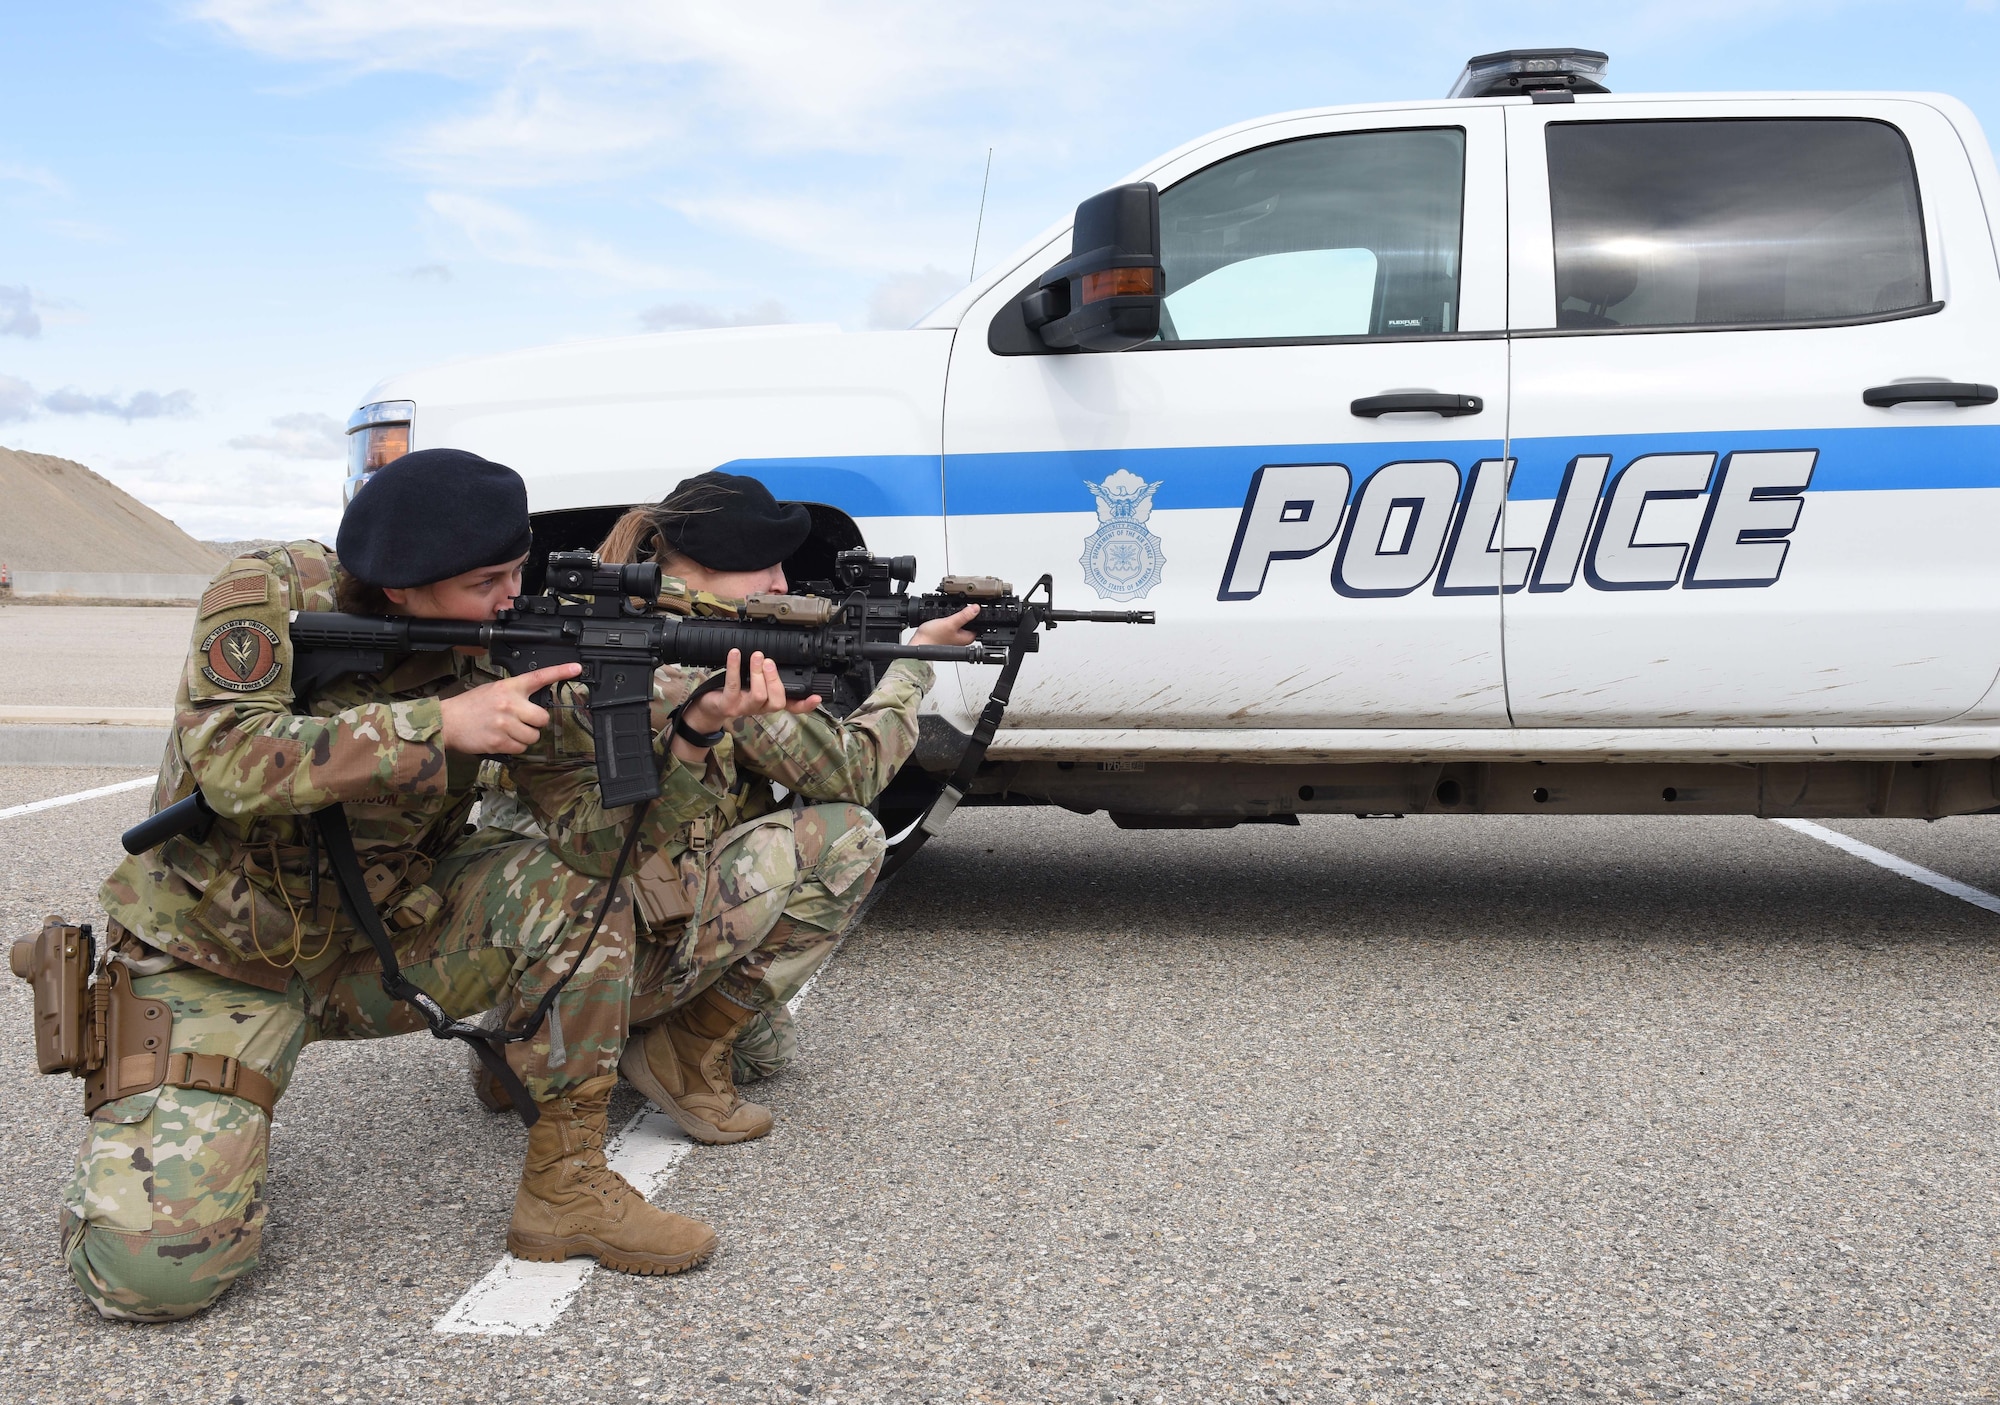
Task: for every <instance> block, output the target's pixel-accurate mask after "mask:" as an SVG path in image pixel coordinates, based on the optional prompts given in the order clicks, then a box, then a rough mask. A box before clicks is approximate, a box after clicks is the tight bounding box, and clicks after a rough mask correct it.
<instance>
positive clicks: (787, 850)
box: [631, 803, 885, 1083]
mask: <svg viewBox="0 0 2000 1405" xmlns="http://www.w3.org/2000/svg"><path fill="white" fill-rule="evenodd" d="M884 848H885V838H884V835H883V833H882V826H881V825H880V824H879V823H878V822H877V821H876V819H875V817H874V816H873V815H871V814H869V813H868V811H867V810H865V809H863V808H862V807H861V806H859V805H848V804H838V803H835V804H824V805H806V804H798V805H795V806H794V807H793V808H791V809H785V810H778V811H774V812H773V813H771V814H767V815H760V816H758V817H757V818H756V819H753V820H749V821H747V822H745V823H743V824H740V825H737V826H736V827H735V828H734V829H731V830H726V831H724V832H723V833H722V834H721V835H719V836H718V837H717V838H716V840H715V843H714V846H713V847H712V848H711V849H710V851H709V857H708V860H707V862H705V863H701V864H699V865H694V864H687V863H685V862H684V863H683V864H682V866H681V872H682V874H683V881H684V882H685V883H686V885H687V888H688V896H689V899H690V901H691V902H692V904H693V906H694V914H693V916H691V917H690V918H689V919H688V922H687V925H686V927H685V929H683V930H682V931H681V932H680V933H679V934H678V939H677V940H662V939H661V938H662V937H670V936H671V935H672V934H670V933H657V932H656V933H654V934H652V936H651V937H642V938H641V939H640V940H639V943H638V954H637V958H636V965H637V971H636V974H635V976H634V979H633V982H632V991H633V994H632V1011H631V1024H632V1027H633V1028H635V1029H637V1028H641V1027H643V1026H645V1025H648V1024H652V1023H655V1022H656V1021H658V1020H660V1019H662V1018H664V1017H665V1016H666V1015H667V1013H668V1012H669V1011H671V1010H673V1009H675V1008H676V1007H678V1006H681V1005H684V1004H686V1003H687V1002H688V1001H690V1000H692V999H694V997H695V996H697V995H699V994H700V993H701V992H702V991H704V990H706V989H707V988H708V987H709V986H711V985H715V986H718V987H719V988H720V989H721V991H722V993H723V994H724V995H726V996H728V997H729V998H730V999H731V1000H733V1001H735V1002H736V1003H737V1004H739V1005H743V1006H746V1007H748V1008H750V1009H754V1010H756V1011H757V1016H756V1018H754V1019H753V1020H751V1022H750V1023H749V1024H748V1025H747V1026H745V1027H744V1030H743V1032H742V1034H741V1035H740V1036H739V1037H738V1038H737V1041H736V1063H735V1072H736V1077H737V1079H738V1080H739V1081H741V1082H745V1083H748V1082H752V1081H754V1080H756V1079H759V1078H765V1077H769V1076H770V1075H771V1074H773V1073H776V1072H777V1071H778V1070H779V1069H781V1068H783V1067H784V1066H785V1065H786V1064H787V1063H789V1062H791V1060H792V1058H793V1056H794V1055H795V1053H796V1051H797V1041H796V1036H795V1033H794V1030H793V1024H792V1016H791V1012H790V1011H789V1010H788V1009H787V1008H786V1003H787V1002H788V1001H790V1000H792V999H794V998H796V997H797V995H798V993H799V992H800V991H801V990H803V989H804V988H805V985H806V982H807V981H809V980H811V979H812V977H813V974H814V973H815V972H817V971H818V970H819V968H820V967H821V966H823V965H825V964H826V959H827V958H828V957H829V956H831V955H832V954H833V948H834V946H835V944H836V942H837V941H838V940H839V937H840V934H841V933H842V932H843V931H845V930H846V928H847V925H848V923H849V922H850V921H851V920H852V919H853V916H854V913H855V911H856V910H857V909H858V908H859V907H860V906H861V901H862V899H863V898H865V897H867V895H868V890H869V889H870V888H871V887H873V886H874V883H875V875H876V874H877V873H879V872H880V871H881V868H882V855H883V851H884ZM652 862H654V863H664V862H667V860H666V859H665V858H664V856H662V857H659V858H655V859H653V860H652Z"/></svg>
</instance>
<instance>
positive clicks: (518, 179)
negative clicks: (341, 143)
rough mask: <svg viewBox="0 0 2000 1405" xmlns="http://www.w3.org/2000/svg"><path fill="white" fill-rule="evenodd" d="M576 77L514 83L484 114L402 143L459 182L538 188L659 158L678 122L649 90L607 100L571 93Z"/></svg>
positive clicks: (413, 162) (400, 155) (414, 159)
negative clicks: (567, 85)
mask: <svg viewBox="0 0 2000 1405" xmlns="http://www.w3.org/2000/svg"><path fill="white" fill-rule="evenodd" d="M567 77H568V75H560V74H559V75H550V76H547V77H543V78H528V79H521V80H517V81H513V82H509V83H507V84H506V85H505V86H504V87H502V88H501V89H500V90H499V91H498V92H496V93H494V94H493V95H492V97H491V98H490V99H489V100H488V101H487V104H486V106H485V107H484V108H483V109H481V110H479V111H477V112H470V113H465V114H462V115H460V116H456V117H450V118H446V119H445V120H444V121H441V122H436V123H433V124H432V125H431V126H429V127H428V128H426V129H424V130H423V131H421V132H418V133H416V134H415V135H414V136H413V137H411V138H410V139H409V140H408V141H407V142H405V143H402V144H401V145H400V146H399V148H398V151H397V153H396V155H397V159H398V160H399V161H401V162H402V164H404V165H407V166H410V167H413V168H414V169H416V170H418V171H420V172H422V173H424V174H425V175H428V176H430V177H431V178H432V179H434V180H439V181H443V182H448V183H450V184H453V185H486V186H533V185H549V184H571V183H576V182H580V181H585V180H597V179H602V178H604V177H605V176H608V175H612V174H615V173H617V172H619V171H620V170H623V169H627V168H629V167H631V166H633V165H645V164H649V163H651V162H652V161H654V160H656V159H658V157H659V155H660V145H661V143H662V142H663V141H665V140H666V139H667V138H668V137H670V136H671V135H672V134H673V132H674V127H675V124H674V123H673V122H672V121H671V120H670V119H668V118H667V117H666V116H665V115H664V114H663V113H661V112H660V111H659V110H658V99H657V98H655V97H653V96H652V95H651V94H650V93H648V92H646V91H644V90H642V91H641V92H639V93H638V94H635V95H632V96H631V100H630V101H621V102H606V101H604V100H603V98H604V96H605V93H604V91H603V89H604V88H605V87H609V86H612V85H609V84H604V85H600V86H598V87H597V89H596V90H595V91H593V92H592V93H591V94H590V95H589V96H588V97H584V96H581V95H578V94H572V93H567V92H564V91H563V89H562V88H561V86H559V85H560V83H561V82H562V81H563V80H564V79H565V78H567Z"/></svg>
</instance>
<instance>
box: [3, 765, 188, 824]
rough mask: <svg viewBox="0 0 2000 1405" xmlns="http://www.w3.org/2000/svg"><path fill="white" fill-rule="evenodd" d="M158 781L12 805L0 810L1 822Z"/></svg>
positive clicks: (121, 784)
mask: <svg viewBox="0 0 2000 1405" xmlns="http://www.w3.org/2000/svg"><path fill="white" fill-rule="evenodd" d="M155 779H157V778H156V777H153V776H141V777H139V779H137V780H135V781H120V782H118V784H117V785H101V786H99V787H98V788H97V789H95V790H79V791H78V792H77V793H76V794H74V795H58V796H57V797H56V798H55V799H53V800H36V801H33V802H31V803H29V804H26V805H10V806H9V807H8V808H6V809H4V810H0V820H11V819H13V818H14V817H15V816H16V815H32V814H34V813H35V811H37V810H53V809H55V808H56V806H58V805H74V804H76V803H77V802H78V801H80V800H95V799H96V798H97V797H98V796H100V795H116V794H118V792H119V791H121V790H137V789H138V788H139V787H140V786H142V785H151V784H152V783H153V782H154V780H155Z"/></svg>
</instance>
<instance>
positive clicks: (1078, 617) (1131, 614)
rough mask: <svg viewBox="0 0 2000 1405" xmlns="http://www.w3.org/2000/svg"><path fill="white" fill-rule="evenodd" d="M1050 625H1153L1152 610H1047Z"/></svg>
mask: <svg viewBox="0 0 2000 1405" xmlns="http://www.w3.org/2000/svg"><path fill="white" fill-rule="evenodd" d="M1042 617H1043V618H1044V619H1046V620H1048V622H1049V623H1050V624H1152V623H1153V612H1152V611H1151V610H1045V611H1043V613H1042Z"/></svg>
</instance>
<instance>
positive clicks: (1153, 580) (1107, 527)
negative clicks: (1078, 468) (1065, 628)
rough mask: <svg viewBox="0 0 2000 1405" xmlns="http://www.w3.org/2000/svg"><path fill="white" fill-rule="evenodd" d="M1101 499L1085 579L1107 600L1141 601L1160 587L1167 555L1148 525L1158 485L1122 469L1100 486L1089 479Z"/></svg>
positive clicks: (1088, 541) (1086, 549)
mask: <svg viewBox="0 0 2000 1405" xmlns="http://www.w3.org/2000/svg"><path fill="white" fill-rule="evenodd" d="M1084 486H1085V487H1086V488H1088V489H1090V492H1091V496H1093V497H1095V498H1096V499H1097V530H1096V531H1094V532H1092V533H1091V534H1090V535H1089V536H1087V537H1085V538H1084V539H1083V557H1082V559H1081V560H1080V561H1078V563H1077V564H1078V565H1080V566H1082V567H1083V578H1084V580H1085V581H1087V582H1088V583H1089V585H1090V588H1091V589H1092V590H1094V591H1096V592H1097V593H1098V595H1100V596H1101V597H1103V598H1104V599H1106V600H1142V599H1144V598H1145V597H1146V596H1147V595H1148V594H1149V593H1150V592H1151V591H1152V589H1153V587H1154V586H1156V585H1158V584H1159V583H1160V569H1161V567H1163V566H1165V565H1166V562H1167V554H1166V552H1164V551H1163V550H1161V549H1160V539H1159V538H1158V537H1156V536H1154V535H1153V533H1152V532H1151V531H1150V530H1149V529H1148V528H1147V526H1146V519H1147V518H1149V517H1151V516H1152V515H1153V494H1154V493H1156V492H1158V491H1159V487H1160V485H1159V484H1158V483H1148V482H1147V481H1146V480H1145V479H1143V478H1141V477H1140V476H1139V475H1138V474H1136V473H1131V472H1128V471H1127V470H1125V469H1122V468H1121V469H1119V470H1118V471H1117V472H1116V473H1113V474H1110V475H1109V476H1107V477H1106V478H1105V479H1104V481H1103V482H1101V483H1092V482H1089V481H1088V480H1086V481H1085V483H1084Z"/></svg>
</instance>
